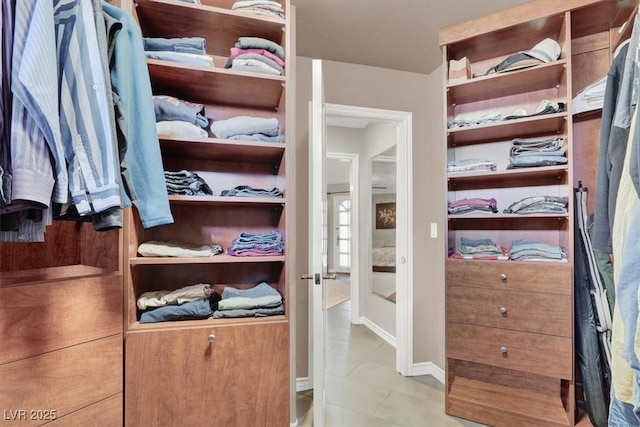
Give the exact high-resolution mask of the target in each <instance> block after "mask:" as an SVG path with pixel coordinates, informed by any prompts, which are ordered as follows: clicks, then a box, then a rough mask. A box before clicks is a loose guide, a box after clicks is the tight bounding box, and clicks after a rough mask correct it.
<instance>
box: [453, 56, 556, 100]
mask: <svg viewBox="0 0 640 427" xmlns="http://www.w3.org/2000/svg"><path fill="white" fill-rule="evenodd" d="M566 66H567V61H566V60H564V59H562V60H559V61H555V62H551V63H548V64H543V65H538V66H536V67H531V68H525V69H522V70H517V71H510V72H505V73H498V74H491V75H488V76H480V77H475V78H473V79H470V80H468V81H466V82H462V83H457V84H452V85H450V86H448V87H447V91H448V92H449V93H448V101H449V102H451V103H455V104H467V103H470V102H475V101H482V100H485V99H489V98H501V97H503V96H510V95H515V94H520V93H523V92H533V91H536V90H540V89H550V88H554V87H556V85H559V84H561V83H562V79H563V76H564V74H565V71H566Z"/></svg>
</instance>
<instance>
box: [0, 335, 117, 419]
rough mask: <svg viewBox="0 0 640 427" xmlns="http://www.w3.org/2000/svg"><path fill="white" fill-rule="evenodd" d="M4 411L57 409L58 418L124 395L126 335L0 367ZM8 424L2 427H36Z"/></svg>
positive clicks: (0, 395)
mask: <svg viewBox="0 0 640 427" xmlns="http://www.w3.org/2000/svg"><path fill="white" fill-rule="evenodd" d="M0 378H2V381H1V382H0V408H8V409H12V408H15V409H25V410H27V414H28V413H29V412H28V411H30V410H38V409H41V410H55V411H56V416H57V417H64V416H65V415H67V414H70V413H72V412H74V411H77V410H79V409H81V408H84V407H86V406H89V405H91V404H93V403H96V402H99V401H101V400H104V399H106V398H108V397H110V396H113V395H115V394H118V393H120V392H122V336H120V335H116V336H113V337H109V338H103V339H99V340H96V341H90V342H87V343H84V344H79V345H76V346H72V347H67V348H65V349H62V350H57V351H52V352H50V353H45V354H42V355H39V356H34V357H29V358H27V359H22V360H20V361H17V362H12V363H7V364H4V365H1V366H0ZM41 423H42V422H41V421H38V420H29V419H27V420H9V421H6V424H3V426H5V425H6V426H21V427H22V426H34V425H39V424H41Z"/></svg>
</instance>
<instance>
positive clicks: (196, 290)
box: [137, 283, 219, 323]
mask: <svg viewBox="0 0 640 427" xmlns="http://www.w3.org/2000/svg"><path fill="white" fill-rule="evenodd" d="M218 300H219V298H218V296H217V295H216V294H215V293H214V292H213V290H212V289H211V285H209V284H206V283H199V284H197V285H191V286H185V287H183V288H180V289H177V290H175V291H151V292H145V293H143V294H142V295H140V297H139V298H138V302H137V305H138V308H139V309H140V310H145V311H143V312H142V314H141V316H140V323H155V322H167V321H170V320H193V319H206V318H208V317H211V316H212V315H213V313H214V311H215V309H216V308H217V302H218Z"/></svg>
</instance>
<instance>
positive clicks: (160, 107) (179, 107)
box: [153, 95, 209, 138]
mask: <svg viewBox="0 0 640 427" xmlns="http://www.w3.org/2000/svg"><path fill="white" fill-rule="evenodd" d="M153 106H154V108H155V113H156V129H157V130H158V135H166V136H174V137H178V138H206V137H207V136H208V133H207V131H206V129H208V128H209V120H207V118H206V117H205V115H204V105H203V104H197V103H195V102H189V101H183V100H182V99H178V98H175V97H173V96H165V95H157V96H154V97H153Z"/></svg>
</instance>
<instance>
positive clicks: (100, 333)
mask: <svg viewBox="0 0 640 427" xmlns="http://www.w3.org/2000/svg"><path fill="white" fill-rule="evenodd" d="M121 255H122V231H120V230H111V231H106V232H96V231H95V230H93V226H92V224H91V222H86V223H78V222H70V221H54V222H53V224H52V225H51V226H49V227H48V228H47V231H46V240H45V242H42V243H7V242H3V243H0V408H1V409H2V411H3V413H2V422H1V424H2V425H3V426H4V425H6V426H35V425H43V424H50V425H59V426H62V425H64V426H80V425H87V423H89V424H91V423H93V424H96V423H97V424H98V425H103V426H114V427H117V426H120V425H122V419H123V414H122V402H123V399H122V391H123V384H122V377H123V366H122V359H123V325H122V313H123V297H122V295H123V276H122V270H121V259H122V257H121ZM88 420H91V421H88Z"/></svg>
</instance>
